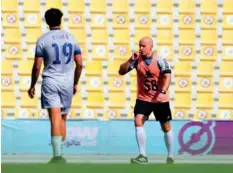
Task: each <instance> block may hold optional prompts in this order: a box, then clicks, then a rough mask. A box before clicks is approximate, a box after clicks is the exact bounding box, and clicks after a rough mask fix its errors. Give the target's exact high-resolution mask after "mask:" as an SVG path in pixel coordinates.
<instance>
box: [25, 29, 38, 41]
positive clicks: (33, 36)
mask: <svg viewBox="0 0 233 173" xmlns="http://www.w3.org/2000/svg"><path fill="white" fill-rule="evenodd" d="M41 35H42V30H41V28H27V33H26V42H27V43H36V41H37V39H38V38H39V37H40V36H41Z"/></svg>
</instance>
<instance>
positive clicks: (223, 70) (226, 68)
mask: <svg viewBox="0 0 233 173" xmlns="http://www.w3.org/2000/svg"><path fill="white" fill-rule="evenodd" d="M219 72H220V76H225V77H227V76H231V77H232V76H233V62H230V61H229V62H224V61H223V62H222V63H221V64H220V70H219Z"/></svg>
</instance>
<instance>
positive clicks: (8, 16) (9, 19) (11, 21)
mask: <svg viewBox="0 0 233 173" xmlns="http://www.w3.org/2000/svg"><path fill="white" fill-rule="evenodd" d="M2 17H3V20H2V25H3V27H4V28H19V16H18V14H17V13H2Z"/></svg>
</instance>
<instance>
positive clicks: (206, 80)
mask: <svg viewBox="0 0 233 173" xmlns="http://www.w3.org/2000/svg"><path fill="white" fill-rule="evenodd" d="M197 92H198V93H209V92H211V93H213V92H214V79H213V77H210V76H199V77H198V78H197Z"/></svg>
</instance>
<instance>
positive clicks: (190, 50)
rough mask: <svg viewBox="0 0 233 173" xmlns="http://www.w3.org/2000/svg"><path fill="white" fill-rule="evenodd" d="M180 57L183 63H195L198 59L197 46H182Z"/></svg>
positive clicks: (180, 47)
mask: <svg viewBox="0 0 233 173" xmlns="http://www.w3.org/2000/svg"><path fill="white" fill-rule="evenodd" d="M178 57H179V59H180V60H181V61H193V60H194V59H195V57H196V48H195V45H186V44H185V45H180V46H179V56H178Z"/></svg>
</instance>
